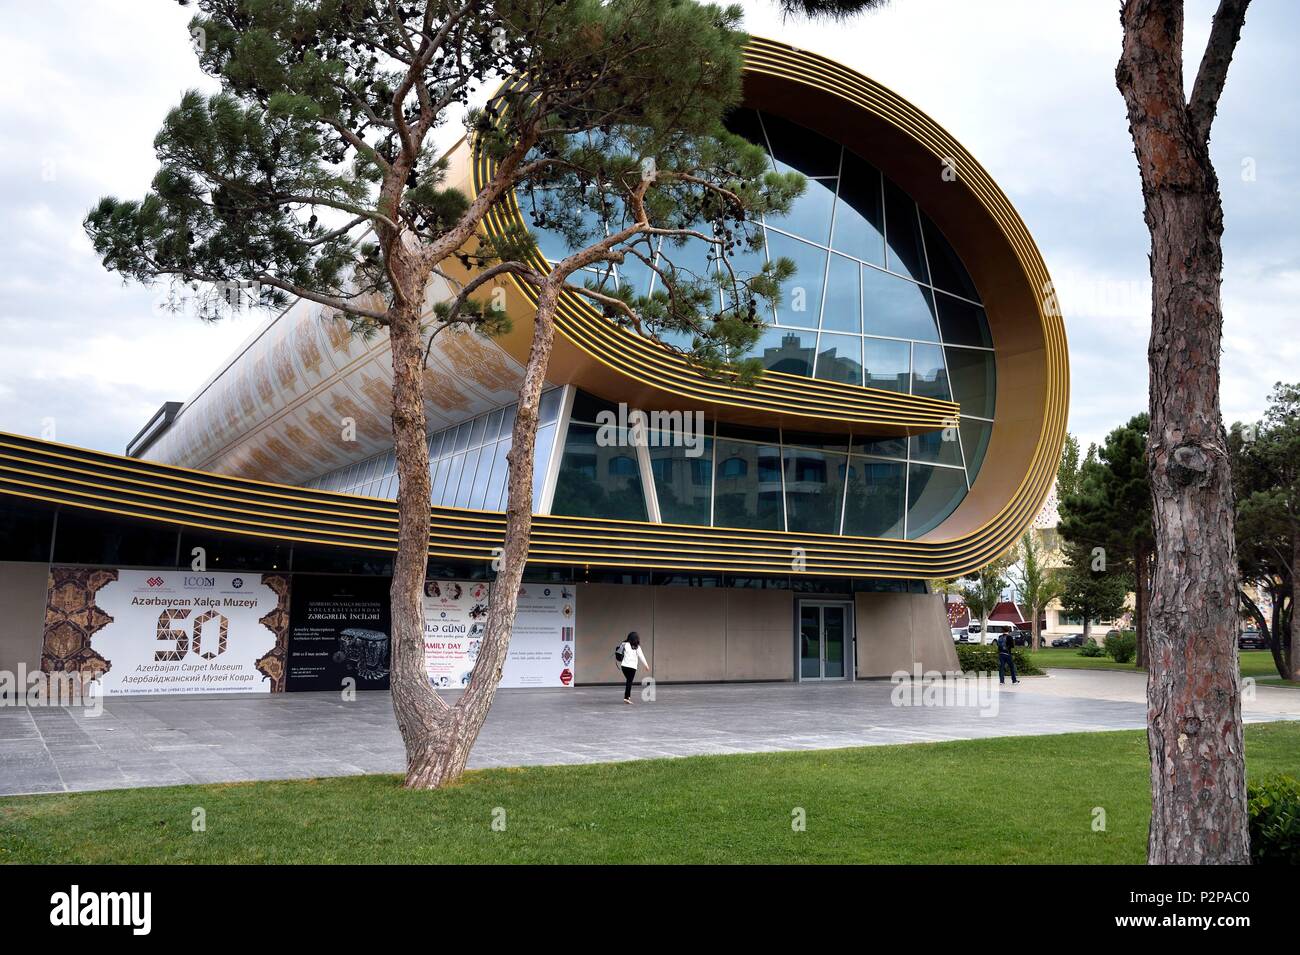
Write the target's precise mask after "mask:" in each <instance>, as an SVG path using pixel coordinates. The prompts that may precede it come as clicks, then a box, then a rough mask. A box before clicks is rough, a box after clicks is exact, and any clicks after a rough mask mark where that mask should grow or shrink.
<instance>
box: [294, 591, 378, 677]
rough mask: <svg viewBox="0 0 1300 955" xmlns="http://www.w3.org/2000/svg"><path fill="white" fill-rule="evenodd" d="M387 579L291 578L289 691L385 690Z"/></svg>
mask: <svg viewBox="0 0 1300 955" xmlns="http://www.w3.org/2000/svg"><path fill="white" fill-rule="evenodd" d="M389 583H390V581H389V580H388V578H387V577H308V576H301V575H300V576H295V577H294V581H293V600H292V601H291V602H290V610H289V664H288V672H287V679H286V681H285V688H286V689H287V690H288V691H289V692H295V691H300V690H340V689H346V688H348V687H355V688H356V689H358V690H386V689H388V671H389V666H390V636H391V633H392V629H391V627H390V620H391V615H390V613H389V602H388V587H389ZM348 681H352V682H348Z"/></svg>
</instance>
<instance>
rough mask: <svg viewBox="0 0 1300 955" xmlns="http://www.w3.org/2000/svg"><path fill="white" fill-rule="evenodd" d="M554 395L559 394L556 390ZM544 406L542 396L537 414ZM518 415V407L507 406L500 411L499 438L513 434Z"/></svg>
mask: <svg viewBox="0 0 1300 955" xmlns="http://www.w3.org/2000/svg"><path fill="white" fill-rule="evenodd" d="M548 393H549V392H548ZM555 393H556V394H557V395H558V394H559V393H560V392H559V389H558V388H557V389H556V391H555ZM545 406H546V395H542V398H541V401H540V402H539V403H538V410H539V412H540V410H541V409H542V408H544V407H545ZM518 413H519V406H518V405H507V406H506V407H504V408H502V409H501V437H503V438H508V437H511V436H512V435H513V434H514V427H515V415H517V414H518Z"/></svg>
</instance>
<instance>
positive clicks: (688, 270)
mask: <svg viewBox="0 0 1300 955" xmlns="http://www.w3.org/2000/svg"><path fill="white" fill-rule="evenodd" d="M696 231H700V232H705V233H707V232H708V227H707V226H704V227H702V228H697V230H696ZM713 258H714V253H713V244H712V243H710V242H705V241H704V240H703V239H697V238H695V237H694V236H691V237H688V238H687V239H685V240H684V241H681V242H678V241H677V240H676V239H665V240H664V243H663V246H662V247H661V248H660V250H659V259H660V261H659V268H661V269H663V270H664V271H665V272H666V271H667V270H668V266H669V265H671V266H672V267H673V268H674V269H676V270H677V273H678V274H677V282H678V284H681V283H683V282H691V281H696V280H698V279H712V278H713V274H714V268H713Z"/></svg>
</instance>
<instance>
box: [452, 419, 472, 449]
mask: <svg viewBox="0 0 1300 955" xmlns="http://www.w3.org/2000/svg"><path fill="white" fill-rule="evenodd" d="M471 427H472V425H471V424H470V422H468V421H466V422H465V423H464V424H462V425H461V426H460V427H459V428H457V429H456V443H455V445H453V447H452V451H453V453H456V454H459V453H460V452H461V451H464V450H465V448H467V447H468V446H469V432H470V428H471Z"/></svg>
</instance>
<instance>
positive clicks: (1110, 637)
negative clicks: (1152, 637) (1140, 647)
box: [1106, 630, 1137, 663]
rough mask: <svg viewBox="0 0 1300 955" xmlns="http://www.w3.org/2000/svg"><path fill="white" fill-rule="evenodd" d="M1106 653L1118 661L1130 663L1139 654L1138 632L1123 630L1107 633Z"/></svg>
mask: <svg viewBox="0 0 1300 955" xmlns="http://www.w3.org/2000/svg"><path fill="white" fill-rule="evenodd" d="M1106 654H1107V655H1108V656H1109V657H1110V658H1111V659H1112V660H1114V661H1115V662H1116V663H1128V662H1129V661H1130V660H1132V659H1133V658H1134V657H1135V656H1137V633H1136V632H1135V631H1133V630H1121V631H1119V632H1118V633H1111V634H1107V635H1106Z"/></svg>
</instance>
